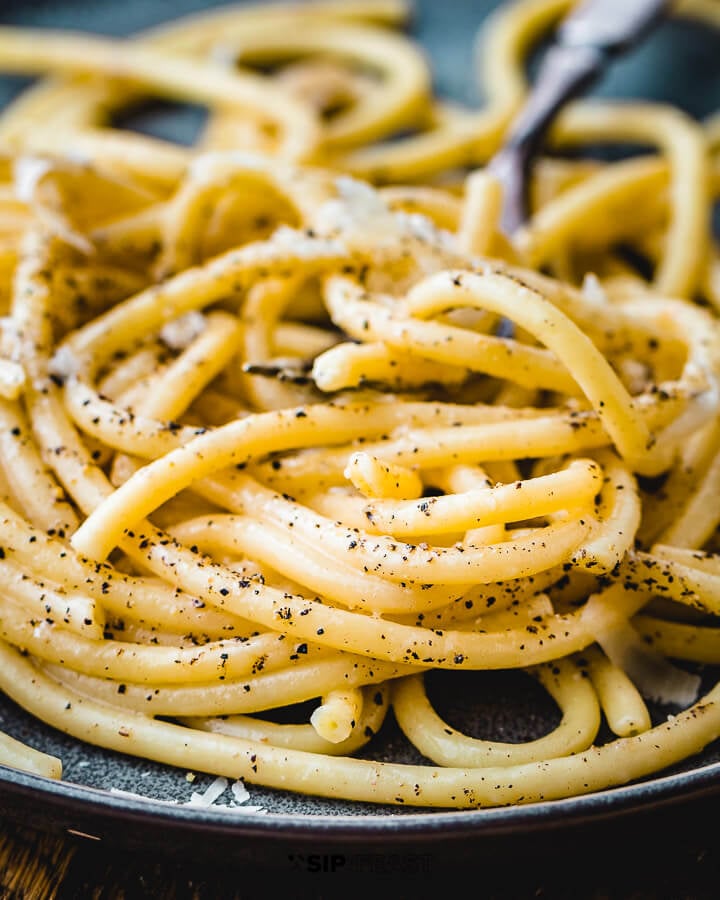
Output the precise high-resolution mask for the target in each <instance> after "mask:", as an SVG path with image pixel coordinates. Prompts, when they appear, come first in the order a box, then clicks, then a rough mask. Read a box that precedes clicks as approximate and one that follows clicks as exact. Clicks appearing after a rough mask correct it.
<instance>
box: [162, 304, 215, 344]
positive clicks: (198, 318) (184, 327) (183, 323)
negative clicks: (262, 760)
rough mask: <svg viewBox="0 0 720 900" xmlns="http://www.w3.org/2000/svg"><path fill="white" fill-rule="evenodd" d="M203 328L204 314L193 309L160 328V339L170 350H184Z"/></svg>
mask: <svg viewBox="0 0 720 900" xmlns="http://www.w3.org/2000/svg"><path fill="white" fill-rule="evenodd" d="M204 330H205V316H204V315H203V314H202V313H200V312H197V311H196V310H193V312H189V313H186V314H185V315H184V316H180V317H179V318H177V319H173V320H172V321H171V322H168V323H167V324H166V325H164V326H163V327H162V329H161V330H160V340H161V341H163V343H165V344H167V346H168V347H170V348H171V349H172V350H184V349H185V348H186V347H187V346H189V345H190V344H191V343H192V342H193V341H194V340H195V339H196V338H197V337H199V336H200V335H201V334H202V333H203V331H204Z"/></svg>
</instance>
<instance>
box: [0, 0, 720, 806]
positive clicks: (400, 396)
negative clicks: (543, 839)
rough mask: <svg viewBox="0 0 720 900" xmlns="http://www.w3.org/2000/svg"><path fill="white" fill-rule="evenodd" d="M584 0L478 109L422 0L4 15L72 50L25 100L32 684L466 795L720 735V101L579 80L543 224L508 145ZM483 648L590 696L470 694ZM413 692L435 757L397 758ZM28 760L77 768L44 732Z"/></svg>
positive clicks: (76, 733) (697, 11) (416, 739)
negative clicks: (63, 21) (462, 709)
mask: <svg viewBox="0 0 720 900" xmlns="http://www.w3.org/2000/svg"><path fill="white" fill-rule="evenodd" d="M571 5H572V4H571V2H570V0H516V2H513V3H509V4H504V5H503V6H502V7H500V8H499V9H498V10H497V12H496V13H495V14H493V15H492V16H491V17H490V18H489V19H488V20H487V22H486V23H485V25H484V27H483V29H482V31H481V33H480V36H479V40H478V61H479V72H478V75H479V78H480V81H481V85H482V88H483V93H484V96H485V100H484V103H483V105H482V106H481V107H480V108H478V109H472V108H462V107H459V106H451V105H449V104H447V103H445V102H444V101H442V100H440V99H439V98H437V97H435V96H433V93H432V72H431V71H430V69H429V65H428V62H427V60H426V59H425V57H424V55H423V53H422V51H421V49H420V48H419V46H417V45H416V44H415V43H414V41H413V39H412V37H411V36H409V35H408V33H407V32H406V31H405V30H404V26H405V25H406V23H407V21H408V18H409V15H410V12H411V10H410V8H409V7H406V5H405V3H404V2H402V0H358V2H337V0H315V2H309V3H303V4H262V5H257V6H241V7H220V8H218V9H214V10H210V11H208V12H205V13H203V14H201V15H196V16H192V17H188V18H186V19H181V20H178V21H175V22H171V23H168V24H167V25H164V26H162V27H158V28H156V29H154V30H152V31H147V32H145V33H142V34H139V35H136V36H134V37H132V38H128V39H124V40H122V41H113V40H111V39H108V38H101V37H99V36H92V35H86V34H72V33H68V32H63V33H55V32H52V31H49V32H43V31H40V30H28V29H22V28H13V27H9V26H6V27H2V28H0V70H1V71H4V72H11V73H20V74H33V75H40V76H43V77H41V78H40V79H39V80H38V81H36V82H35V84H34V85H33V86H32V88H30V89H28V90H27V91H26V92H25V93H24V94H22V95H21V96H20V97H19V98H18V99H16V100H15V101H14V102H13V103H12V104H11V105H9V106H8V108H7V109H5V110H4V111H3V113H2V115H1V116H0V152H1V153H2V159H1V160H0V178H1V183H0V303H1V304H2V318H1V319H0V513H1V515H0V531H1V532H2V533H1V535H0V548H1V549H0V584H1V585H2V591H0V689H2V691H3V692H4V693H5V694H6V695H7V696H8V697H9V698H10V699H11V700H13V701H15V702H16V703H17V704H19V705H20V706H22V707H23V708H25V709H26V710H27V711H28V712H30V713H31V714H32V715H34V716H36V717H37V718H39V719H41V720H42V721H44V722H45V723H47V724H48V725H50V726H52V727H53V728H55V729H59V730H60V731H63V732H65V733H67V734H69V735H71V736H73V737H75V738H77V739H79V740H81V741H86V742H88V743H92V744H96V745H99V746H101V747H105V748H108V749H112V750H117V751H120V752H121V753H125V754H130V755H134V756H139V757H144V758H147V759H151V760H155V761H158V762H161V763H165V764H167V765H170V766H177V767H182V768H184V769H195V770H198V771H202V772H206V773H210V774H214V775H217V776H225V777H232V778H235V779H240V778H242V779H243V780H245V781H247V782H248V783H251V784H258V785H263V786H265V787H268V788H279V789H286V790H291V791H298V792H302V793H306V794H314V795H318V796H324V797H340V798H344V799H346V800H352V801H364V802H369V803H375V804H391V805H405V806H414V807H427V808H448V809H462V808H474V807H484V806H501V805H508V804H523V803H529V802H533V801H539V800H552V799H557V798H563V797H572V796H576V795H579V794H583V793H587V792H590V791H596V790H604V789H607V788H610V787H613V786H616V785H620V784H627V783H630V782H632V781H634V780H637V779H642V778H645V777H648V776H650V775H652V774H654V773H657V772H661V771H663V770H666V769H668V768H669V767H671V766H674V765H676V764H681V763H683V762H684V761H686V760H688V759H690V758H691V757H692V756H693V755H694V754H697V753H699V752H701V751H702V750H703V749H704V748H706V747H708V746H709V745H711V744H712V743H713V742H714V741H717V740H718V739H720V682H717V681H716V679H717V668H716V667H717V666H718V665H720V639H719V636H720V630H719V626H718V616H720V545H719V542H718V528H719V526H720V505H718V503H717V495H718V484H719V480H720V329H719V327H718V314H719V313H720V278H718V271H719V269H718V248H717V244H716V242H715V240H714V238H713V233H712V224H711V215H712V209H713V205H714V203H715V201H716V199H717V197H718V194H720V140H719V139H718V120H717V117H715V118H713V119H710V120H709V121H708V122H706V123H703V122H696V121H694V120H693V119H691V118H690V117H689V116H688V115H686V114H684V113H682V112H681V111H680V110H677V109H673V108H671V107H669V106H665V105H663V104H660V103H649V102H634V101H626V102H608V101H602V102H600V101H582V102H577V103H575V104H573V105H572V106H571V107H569V108H568V109H567V111H566V112H564V113H563V114H562V115H561V117H560V119H559V120H558V122H557V124H556V125H555V127H554V129H553V131H552V134H551V142H552V148H553V150H554V151H555V152H554V153H553V155H552V156H550V155H547V156H544V157H542V158H540V159H539V160H538V161H537V162H536V164H535V166H534V169H533V172H532V181H531V185H530V189H531V212H530V216H529V218H528V221H527V222H526V223H525V224H524V225H523V227H522V228H521V229H519V231H517V232H516V233H514V234H511V235H506V234H504V233H503V232H502V231H501V229H500V227H499V218H500V209H501V204H502V185H501V184H500V183H498V182H497V181H495V180H494V179H493V178H492V177H491V176H490V175H489V174H488V173H487V171H486V170H485V164H486V162H487V161H488V159H489V158H490V157H491V156H492V154H493V153H494V151H495V150H496V149H497V148H498V147H499V146H500V144H501V142H502V139H503V135H504V134H505V132H506V130H507V127H508V125H509V123H510V121H511V120H512V117H513V114H514V112H515V111H516V110H517V109H518V107H519V105H520V104H521V103H522V100H523V98H524V97H525V95H526V93H527V89H528V86H527V82H526V76H525V74H524V71H525V68H524V67H525V60H526V59H527V56H528V54H529V53H530V52H531V50H532V48H533V46H534V45H535V44H536V43H537V41H538V40H539V39H540V38H541V37H542V36H543V34H545V33H546V32H547V30H548V29H549V28H551V27H552V25H553V23H554V22H556V21H557V20H558V19H559V17H561V16H562V15H563V14H564V13H565V12H567V10H568V9H569V8H570V7H571ZM675 13H676V14H678V15H685V16H689V17H692V18H696V19H699V20H700V21H703V22H705V23H706V24H707V25H708V27H710V26H713V25H718V24H720V14H718V7H717V4H716V3H714V2H709V0H685V2H681V3H679V4H677V6H676V8H675ZM148 96H159V97H163V98H168V99H171V100H174V101H181V102H183V101H184V102H193V103H200V104H203V105H205V106H206V107H207V108H208V121H207V124H206V126H205V127H204V130H203V132H202V133H201V135H200V136H199V137H198V138H197V140H196V141H195V142H194V143H193V144H191V145H189V146H180V145H175V144H171V143H169V142H164V141H162V140H160V139H158V138H153V137H149V136H145V135H140V134H136V133H133V132H131V131H126V130H123V129H121V128H119V127H116V126H115V125H114V124H113V118H112V117H113V115H115V114H116V113H119V112H120V111H122V110H123V109H125V108H127V107H129V106H132V105H134V104H137V103H139V102H141V101H142V100H143V98H146V97H148ZM628 143H629V144H636V145H640V146H641V147H642V148H643V149H642V152H641V153H640V154H637V155H633V156H631V157H628V158H623V159H620V160H619V161H615V162H610V161H607V160H605V159H603V158H601V156H600V155H599V154H597V153H594V152H593V151H594V149H595V148H597V147H598V146H599V145H615V144H623V145H624V144H628ZM578 150H581V151H583V152H582V153H577V152H576V151H578ZM565 151H573V152H565ZM470 671H486V672H487V671H502V672H509V671H513V672H517V673H521V674H522V675H524V676H528V677H530V678H532V679H534V681H535V683H536V689H537V690H538V691H540V692H543V693H545V694H546V695H547V700H548V702H549V703H551V704H554V705H555V706H556V708H557V710H558V714H559V715H558V719H557V724H556V726H555V727H553V728H550V729H549V730H548V731H547V732H543V733H532V729H530V731H528V735H529V736H528V739H527V740H518V741H513V742H510V741H507V740H499V739H496V738H493V737H492V736H488V735H479V734H475V733H469V732H466V731H463V730H462V729H459V728H457V727H456V726H455V724H453V723H452V722H451V721H449V720H448V719H447V718H446V716H445V714H444V713H443V710H442V709H441V708H439V707H438V706H437V705H436V704H435V702H434V699H433V698H434V694H433V691H432V689H431V687H432V679H433V678H434V677H437V676H438V674H439V673H442V677H443V678H445V679H456V682H455V683H457V685H458V687H457V688H456V690H458V691H460V690H462V687H461V685H462V684H463V683H465V682H463V681H462V678H463V673H467V672H470ZM288 709H291V710H294V712H295V713H296V715H299V714H300V713H302V715H303V716H304V717H305V718H304V720H303V721H302V722H296V723H295V724H287V722H285V721H283V719H282V716H281V715H279V714H278V711H283V710H284V711H287V710H288ZM308 710H309V712H308ZM391 717H392V718H393V719H394V724H391V723H390V718H391ZM388 727H397V728H399V729H400V732H401V733H402V735H403V737H404V739H405V740H406V741H407V742H408V743H409V744H410V745H412V747H414V752H415V753H416V756H417V757H418V762H416V763H408V762H397V761H393V760H387V759H381V758H378V753H377V752H376V750H375V748H376V746H377V742H378V739H379V738H378V735H380V736H381V735H382V732H383V730H384V729H387V728H388ZM0 764H4V765H8V766H14V767H17V768H20V769H25V770H27V771H30V772H34V773H36V774H39V775H42V776H45V777H50V778H61V777H62V762H61V761H60V760H57V759H54V758H53V757H50V756H48V755H47V754H45V753H42V752H39V751H38V750H37V749H34V748H31V747H26V746H25V745H22V744H19V743H18V741H17V740H15V739H14V738H13V737H11V736H9V735H0Z"/></svg>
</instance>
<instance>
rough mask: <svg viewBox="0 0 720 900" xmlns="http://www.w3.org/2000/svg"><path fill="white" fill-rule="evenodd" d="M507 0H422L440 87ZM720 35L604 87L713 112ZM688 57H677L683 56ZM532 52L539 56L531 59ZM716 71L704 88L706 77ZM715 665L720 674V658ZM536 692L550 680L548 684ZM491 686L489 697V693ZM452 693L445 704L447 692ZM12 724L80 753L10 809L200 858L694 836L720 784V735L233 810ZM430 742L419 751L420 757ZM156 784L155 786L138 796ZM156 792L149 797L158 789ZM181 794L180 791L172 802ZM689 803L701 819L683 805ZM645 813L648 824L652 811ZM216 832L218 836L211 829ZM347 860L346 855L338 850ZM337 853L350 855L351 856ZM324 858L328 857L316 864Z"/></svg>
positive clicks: (494, 685) (59, 10) (646, 60)
mask: <svg viewBox="0 0 720 900" xmlns="http://www.w3.org/2000/svg"><path fill="white" fill-rule="evenodd" d="M209 5H213V4H212V3H202V2H200V0H174V2H172V3H169V2H163V0H123V2H122V3H120V2H112V3H94V2H92V0H60V2H50V0H28V2H24V3H23V2H14V3H12V4H7V3H6V2H2V0H0V22H1V23H2V24H24V25H39V26H50V27H65V28H78V29H87V30H91V31H97V32H101V33H109V34H124V33H132V32H133V31H136V30H139V29H142V28H145V27H148V26H151V25H154V24H157V23H159V22H162V21H164V20H166V19H168V18H169V17H171V16H172V17H176V16H179V15H182V14H183V13H186V12H192V11H195V10H198V9H201V8H205V7H207V6H209ZM497 5H498V3H497V2H479V0H472V2H470V0H454V2H453V0H448V2H446V3H443V4H437V3H434V2H433V0H418V2H417V3H416V10H417V15H416V18H415V21H414V22H413V25H412V30H413V33H414V35H415V36H416V37H417V38H418V39H419V40H420V41H421V42H422V44H423V45H424V47H425V48H426V51H427V53H428V56H429V58H430V61H431V64H432V67H433V71H434V74H435V87H436V90H437V92H438V93H439V94H440V95H442V96H445V97H450V98H454V99H457V100H460V101H464V102H468V103H477V102H479V101H480V100H481V97H480V96H479V93H478V91H477V88H476V86H475V85H474V84H473V81H472V76H471V73H472V71H473V38H474V35H475V33H476V31H477V28H478V27H479V25H480V24H481V22H482V20H483V19H484V17H485V16H486V15H487V14H488V13H489V12H490V11H491V10H492V9H494V8H495V7H496V6H497ZM719 50H720V34H715V33H712V32H711V31H710V30H708V29H700V28H699V27H698V26H694V25H691V24H690V23H688V22H681V21H677V22H671V23H668V24H666V25H663V26H662V27H661V28H660V29H659V30H658V31H657V32H656V33H655V34H653V35H652V37H650V38H649V39H648V40H647V41H646V43H645V44H644V45H643V46H642V47H641V48H639V50H638V51H637V52H636V53H634V54H633V55H632V56H631V57H630V58H627V59H624V60H622V61H618V62H617V63H616V64H615V65H614V66H613V67H612V69H611V71H610V72H609V74H608V75H607V76H606V78H605V79H604V80H603V82H602V83H601V84H600V85H599V86H598V88H597V89H596V93H597V94H600V95H603V96H610V97H624V96H632V97H644V98H648V99H657V100H665V101H668V102H670V103H673V104H675V105H677V106H679V107H681V108H683V109H685V110H686V111H687V112H689V113H691V114H692V115H695V116H698V117H703V116H705V115H707V114H709V113H711V112H714V111H715V110H717V109H719V108H720V52H719ZM668 60H672V66H671V67H670V66H668ZM531 65H532V62H531ZM26 84H27V82H26V81H25V80H23V79H15V78H12V79H11V78H4V79H2V80H0V104H4V103H5V102H7V101H8V100H9V99H10V98H11V97H12V96H13V95H14V94H16V93H17V91H19V90H20V89H22V88H23V87H24V86H25V85H26ZM699 84H700V85H702V90H698V89H697V86H698V85H699ZM201 117H202V113H201V111H199V110H197V109H193V108H191V107H187V108H179V107H178V108H174V107H162V108H161V107H158V108H156V109H155V110H154V112H153V113H152V114H151V115H149V114H148V113H147V112H145V113H144V114H143V116H142V118H140V119H136V120H135V121H132V122H129V123H126V124H127V125H129V126H131V127H135V128H138V129H139V130H146V131H148V132H150V133H155V134H158V135H160V136H162V137H166V138H170V139H175V140H178V141H180V142H188V141H190V140H191V139H192V136H193V134H194V131H195V129H197V127H198V125H199V123H200V121H201ZM707 676H708V678H717V677H718V673H717V672H715V673H713V672H708V673H707ZM468 677H469V679H470V680H471V681H472V684H471V685H469V690H468V692H467V696H470V695H472V696H473V697H474V698H475V700H474V702H473V703H472V704H470V703H466V704H464V705H463V703H461V702H458V701H453V700H452V699H451V698H449V697H443V695H442V684H441V681H442V678H440V679H439V682H438V684H437V685H436V686H435V690H436V691H437V696H438V702H439V704H440V709H441V711H443V712H445V713H446V714H447V717H449V720H450V721H452V722H453V724H455V725H456V727H461V728H464V729H466V730H467V731H468V732H469V733H475V734H477V736H480V735H482V736H484V737H492V736H500V735H502V738H503V739H504V740H512V739H513V735H515V736H516V737H517V738H518V739H519V738H521V737H522V738H523V739H528V737H534V736H539V735H541V734H542V733H544V731H545V730H547V729H549V728H550V727H551V726H552V724H553V723H554V722H555V721H556V717H557V715H558V711H557V709H556V708H555V707H554V705H553V703H552V701H550V700H549V699H547V698H545V706H544V707H543V706H542V696H544V695H542V696H537V695H535V696H533V695H532V691H533V685H534V682H531V681H530V679H529V678H525V676H522V675H521V674H520V673H468ZM535 690H537V691H539V689H538V688H535ZM478 698H479V699H478ZM530 702H531V703H532V704H533V708H534V709H536V710H537V708H538V706H537V704H538V702H540V703H541V706H540V711H541V714H540V715H539V716H538V715H536V716H535V719H534V725H533V727H534V728H535V729H536V731H537V733H536V734H533V735H522V736H521V735H518V734H517V732H513V716H512V715H508V709H516V710H517V712H519V713H520V712H522V708H523V704H527V703H530ZM443 704H445V706H443ZM0 728H2V729H3V730H5V731H7V732H8V733H9V734H11V735H13V736H15V737H17V738H19V739H20V740H24V741H26V742H27V743H29V744H30V745H32V746H34V747H37V748H38V749H42V750H45V751H47V752H49V753H52V754H54V755H57V756H60V757H61V758H62V760H63V763H64V776H63V780H62V781H61V782H54V781H51V780H48V779H43V778H39V777H36V776H33V775H28V774H25V773H21V772H16V771H13V770H10V769H6V768H3V767H0V813H3V814H4V815H6V816H9V817H11V818H12V819H14V820H15V821H18V822H22V823H24V824H29V825H32V826H36V827H42V828H57V829H62V830H67V831H70V832H71V833H73V834H76V835H78V836H79V837H85V838H87V839H89V840H93V839H100V840H104V841H113V842H115V844H116V845H117V844H122V845H126V846H132V847H138V848H139V847H144V848H147V847H148V845H150V846H155V847H159V848H162V847H172V850H173V852H174V853H178V852H179V851H181V850H182V849H183V848H184V847H187V848H188V849H189V850H190V849H191V850H192V853H193V854H194V856H195V857H197V856H198V855H202V854H207V855H212V856H214V857H216V858H222V859H224V860H226V861H227V860H228V859H233V860H236V861H243V860H247V861H248V862H252V863H253V864H257V863H259V862H266V863H269V864H271V865H272V864H274V863H275V862H277V861H281V862H282V863H283V864H284V865H287V864H288V862H290V863H291V864H292V863H293V861H295V862H297V860H299V859H300V860H302V864H303V865H305V866H308V865H310V864H311V863H310V862H309V860H313V859H314V860H315V861H316V863H317V865H332V864H333V862H332V860H333V854H336V853H347V852H349V848H351V849H352V853H353V854H355V855H354V856H353V859H356V860H357V859H358V858H359V857H358V856H357V854H358V853H359V852H360V851H363V852H366V853H371V854H372V853H383V854H387V853H390V852H400V851H408V850H412V851H413V852H414V853H416V854H419V856H418V859H419V861H420V862H419V864H420V865H421V864H422V859H423V854H424V853H426V852H430V850H433V852H434V851H436V850H437V849H438V847H441V848H442V850H443V853H444V854H445V855H446V856H447V855H453V854H455V855H457V854H461V855H462V854H465V855H467V856H470V857H472V858H473V859H477V858H479V857H478V854H486V853H488V854H493V855H496V854H498V853H501V852H502V851H503V848H504V849H508V848H512V851H513V852H517V849H518V847H519V846H520V845H519V844H518V841H519V840H525V842H526V843H525V844H524V845H523V846H524V847H525V848H526V849H527V848H528V847H529V846H532V848H533V849H534V850H535V851H541V852H545V850H546V849H547V847H548V846H550V845H552V844H554V843H555V842H556V841H557V839H558V835H559V833H562V839H563V841H564V844H563V846H564V847H568V846H569V844H568V842H569V841H572V840H573V839H574V840H576V841H577V842H579V843H582V842H584V841H586V840H587V836H588V834H590V833H591V832H592V831H593V830H594V829H602V828H606V827H611V828H612V829H613V830H614V832H615V833H616V834H619V833H620V832H621V831H622V829H627V833H628V834H632V835H633V840H634V842H635V845H637V841H638V840H639V835H641V834H642V835H644V836H646V837H651V838H652V840H654V841H657V840H658V838H659V837H660V836H661V835H662V834H663V833H665V825H664V822H665V819H664V815H665V813H669V814H671V815H672V817H673V823H674V824H673V827H672V830H673V832H674V839H675V840H677V839H678V834H681V835H683V834H685V835H688V834H690V831H689V829H688V830H687V831H685V830H683V829H682V828H679V827H678V826H679V823H680V822H681V821H686V822H687V823H693V822H695V823H697V822H698V821H702V815H700V811H701V810H702V808H703V804H705V803H712V801H713V800H716V799H717V795H718V794H720V742H716V743H715V744H713V745H712V746H710V747H709V748H707V749H706V750H705V751H704V752H703V753H702V754H700V755H698V756H697V757H694V758H693V759H691V760H687V761H685V762H684V763H683V764H682V765H681V766H678V767H676V768H674V769H672V770H668V771H666V772H664V773H662V774H661V775H660V776H658V777H654V778H649V779H646V780H644V781H641V782H638V783H635V784H632V785H629V786H627V787H622V788H617V789H611V790H606V791H602V792H599V793H594V794H590V795H586V796H582V797H576V798H571V799H568V800H560V801H553V802H546V803H535V804H529V805H525V806H515V807H506V808H497V809H487V810H473V811H462V812H458V811H442V812H439V811H435V810H432V811H430V810H429V811H423V810H410V809H402V808H398V807H384V806H373V805H370V804H357V803H356V804H350V803H342V802H337V801H330V800H323V799H320V798H312V797H302V796H299V795H297V794H292V793H285V792H281V791H273V790H268V789H263V788H260V787H255V786H252V785H250V786H249V790H250V794H251V799H250V801H249V802H250V803H251V804H253V805H254V806H257V807H260V808H261V809H260V811H256V812H248V811H245V810H243V808H242V807H239V808H236V809H235V810H234V811H232V812H227V811H222V810H220V809H217V808H214V807H211V808H207V809H203V808H198V807H195V806H185V805H179V804H178V801H180V803H182V802H184V801H187V800H188V798H189V797H190V794H191V792H192V791H198V790H202V788H204V787H206V786H207V785H209V784H210V782H211V781H212V779H211V778H210V777H209V776H204V775H197V776H196V778H195V780H194V781H189V780H188V777H189V776H188V773H186V772H185V771H183V770H180V769H173V768H169V767H166V766H161V765H157V764H154V763H149V762H146V761H144V760H139V759H135V758H132V757H128V756H122V755H120V754H116V753H111V752H108V751H105V750H102V749H99V748H95V747H91V746H89V745H86V744H81V743H79V742H78V741H75V740H73V739H71V738H68V737H66V736H64V735H62V734H60V733H59V732H57V731H55V730H53V729H51V728H48V727H46V726H45V725H43V724H42V723H40V722H38V721H37V720H35V719H34V718H32V717H31V716H29V715H27V714H26V713H25V712H24V711H23V710H21V709H19V708H18V707H17V706H16V705H15V704H13V703H12V702H11V701H9V700H8V699H7V698H5V697H0ZM371 751H372V755H373V756H374V757H375V758H393V759H396V760H399V761H407V762H417V761H418V760H419V757H417V754H416V753H415V751H414V750H412V749H411V748H410V747H409V745H407V744H406V743H405V742H404V739H403V737H402V735H401V733H400V732H399V730H398V729H397V727H396V726H394V723H393V722H392V720H391V721H390V722H389V724H388V727H387V728H386V729H385V730H384V732H383V737H382V744H380V745H378V744H377V743H376V744H373V746H372V748H371ZM414 754H415V755H414ZM133 795H141V796H139V797H138V796H133ZM143 797H145V798H147V799H142V798H143ZM168 801H170V802H168ZM681 811H682V813H684V814H686V819H684V820H683V819H681V818H680V815H681ZM640 821H642V823H643V824H642V826H641V827H638V823H639V822H640ZM203 837H207V838H208V840H200V839H199V838H203ZM338 858H339V857H338ZM336 862H337V859H336ZM312 864H315V863H312Z"/></svg>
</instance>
